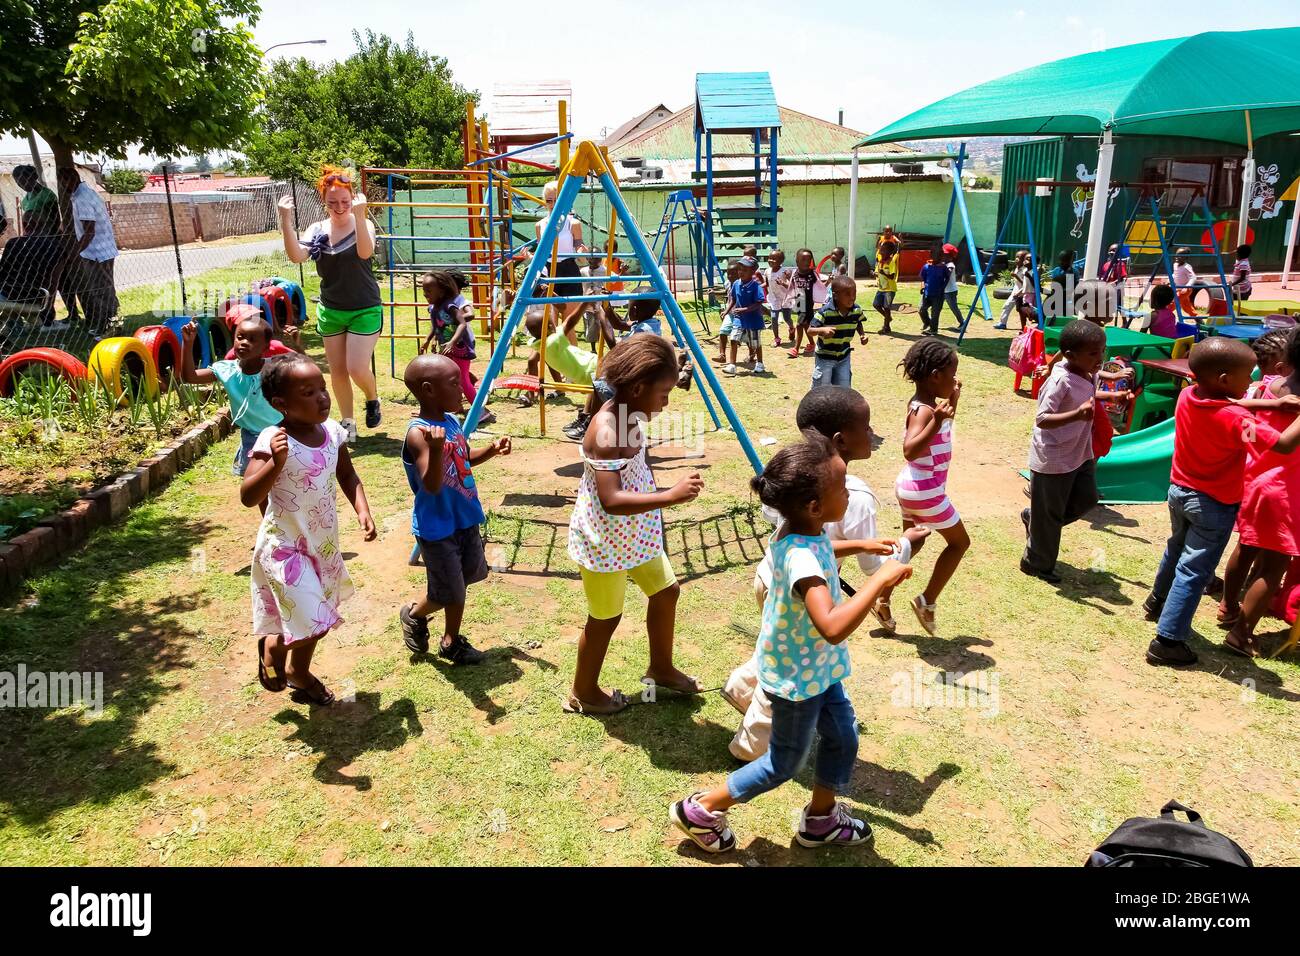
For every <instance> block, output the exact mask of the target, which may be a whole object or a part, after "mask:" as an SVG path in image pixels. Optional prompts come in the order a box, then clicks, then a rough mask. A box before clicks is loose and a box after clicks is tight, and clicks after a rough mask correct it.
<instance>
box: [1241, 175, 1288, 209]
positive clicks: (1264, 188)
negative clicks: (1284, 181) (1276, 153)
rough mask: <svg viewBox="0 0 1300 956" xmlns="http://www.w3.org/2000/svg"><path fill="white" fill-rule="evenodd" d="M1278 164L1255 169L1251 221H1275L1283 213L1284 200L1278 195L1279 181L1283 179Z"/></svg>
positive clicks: (1251, 198) (1251, 196)
mask: <svg viewBox="0 0 1300 956" xmlns="http://www.w3.org/2000/svg"><path fill="white" fill-rule="evenodd" d="M1281 175H1282V173H1281V171H1280V170H1279V169H1278V165H1277V163H1273V164H1272V165H1269V166H1265V165H1264V164H1263V163H1261V164H1260V165H1258V166H1256V167H1255V189H1254V192H1252V193H1251V195H1250V207H1249V212H1248V213H1247V218H1249V219H1273V218H1276V216H1277V215H1278V213H1280V212H1281V211H1282V200H1281V199H1280V198H1279V197H1278V195H1277V181H1278V179H1279V178H1281Z"/></svg>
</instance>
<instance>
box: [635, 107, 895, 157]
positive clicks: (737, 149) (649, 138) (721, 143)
mask: <svg viewBox="0 0 1300 956" xmlns="http://www.w3.org/2000/svg"><path fill="white" fill-rule="evenodd" d="M777 110H778V113H779V115H780V120H781V133H780V136H779V137H778V140H777V152H778V153H780V154H781V155H782V156H815V155H825V154H828V153H833V154H844V155H847V154H848V153H850V152H852V151H853V146H854V144H855V143H857V142H858V140H860V139H862V135H863V134H862V133H861V132H860V131H858V130H855V129H849V128H848V127H847V126H840V125H838V124H836V123H832V122H830V121H828V120H823V119H818V118H817V117H815V116H809V115H808V114H807V113H800V112H799V111H798V110H792V109H788V108H786V107H784V106H778V107H777ZM752 148H753V144H752V141H751V139H750V137H749V136H746V135H736V134H726V133H724V134H717V133H714V134H713V153H714V155H715V156H717V155H718V154H720V153H722V154H725V153H750V152H752ZM894 150H896V151H897V152H900V153H907V152H909V150H907V149H904V148H903V147H901V146H894V145H893V144H889V145H887V146H882V147H881V148H880V150H879V152H882V153H887V152H891V151H894ZM874 151H875V150H873V152H874ZM610 156H611V157H612V158H613V159H621V158H627V157H631V156H642V157H644V158H645V159H647V160H652V161H654V162H655V164H656V165H661V164H660V162H659V161H660V160H664V161H671V160H680V159H687V160H690V162H691V166H692V168H694V164H695V107H694V106H688V107H686V108H685V109H681V110H678V111H677V112H676V113H674V114H673V115H672V116H670V117H668V118H667V119H666V120H664V121H663V122H662V123H659V124H658V125H656V126H652V127H650V128H649V129H647V130H645V131H644V132H641V133H638V134H637V135H635V136H633V137H631V138H629V139H627V140H625V141H624V142H622V143H619V144H617V145H616V146H613V147H611V148H610ZM727 162H728V161H727V160H719V159H715V160H714V163H715V164H717V165H719V166H722V165H723V164H726V163H727ZM750 162H751V165H752V160H751V161H750Z"/></svg>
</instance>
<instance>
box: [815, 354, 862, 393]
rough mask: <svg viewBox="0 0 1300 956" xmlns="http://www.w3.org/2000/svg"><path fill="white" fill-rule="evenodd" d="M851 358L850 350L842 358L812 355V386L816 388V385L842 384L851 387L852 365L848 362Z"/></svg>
mask: <svg viewBox="0 0 1300 956" xmlns="http://www.w3.org/2000/svg"><path fill="white" fill-rule="evenodd" d="M852 358H853V353H852V352H850V353H849V354H848V355H846V356H844V358H842V359H830V358H822V357H821V356H820V355H814V356H813V379H812V387H813V388H816V387H817V386H818V385H842V386H844V387H845V388H852V387H853V366H852V365H851V364H850V359H852Z"/></svg>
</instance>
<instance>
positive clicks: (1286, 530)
mask: <svg viewBox="0 0 1300 956" xmlns="http://www.w3.org/2000/svg"><path fill="white" fill-rule="evenodd" d="M1274 334H1276V333H1272V332H1270V333H1268V334H1267V335H1263V336H1260V338H1259V339H1256V342H1257V343H1258V342H1260V341H1261V340H1263V339H1266V338H1268V336H1269V335H1274ZM1287 346H1288V349H1287V355H1286V357H1285V358H1284V359H1283V360H1282V362H1277V361H1276V360H1275V361H1272V362H1269V360H1268V356H1267V353H1265V356H1264V357H1261V358H1260V359H1259V368H1260V371H1261V373H1264V377H1263V378H1262V379H1261V380H1260V383H1259V384H1260V389H1259V391H1258V392H1257V397H1256V399H1255V400H1254V401H1246V402H1243V403H1242V404H1246V405H1247V406H1248V407H1250V409H1251V411H1253V412H1254V413H1255V415H1256V416H1257V417H1258V418H1259V420H1260V421H1262V422H1267V423H1268V424H1269V425H1270V426H1271V427H1272V428H1274V429H1275V430H1277V431H1279V432H1283V431H1285V430H1286V428H1287V426H1289V425H1290V424H1291V423H1292V421H1294V420H1295V414H1296V411H1297V410H1298V409H1300V398H1297V396H1300V373H1298V372H1297V371H1296V367H1297V365H1298V364H1300V336H1297V335H1296V334H1295V333H1294V332H1292V333H1290V335H1289V337H1288V340H1287ZM1256 355H1257V356H1258V355H1260V350H1259V349H1258V348H1257V349H1256ZM1266 364H1267V365H1268V366H1269V367H1268V368H1267V369H1266ZM1279 365H1284V366H1285V368H1284V369H1279ZM1297 502H1300V468H1297V467H1296V463H1295V462H1294V461H1293V460H1292V458H1291V457H1290V456H1289V455H1287V454H1285V453H1283V452H1280V451H1279V450H1278V448H1277V446H1276V445H1275V446H1274V447H1273V450H1271V451H1258V450H1256V449H1253V448H1252V449H1251V450H1250V452H1249V458H1248V459H1247V461H1246V474H1245V486H1244V489H1243V492H1242V498H1241V510H1240V511H1239V512H1238V514H1237V547H1236V550H1234V551H1233V553H1232V557H1230V558H1229V559H1228V566H1227V569H1226V570H1225V572H1224V575H1223V580H1224V585H1223V603H1221V604H1220V605H1219V624H1220V626H1221V627H1225V628H1227V629H1228V634H1227V636H1226V637H1225V638H1224V641H1223V643H1224V644H1226V645H1227V646H1228V648H1229V649H1231V650H1233V651H1236V652H1237V653H1239V654H1246V655H1248V656H1250V657H1255V656H1257V655H1258V654H1259V646H1258V644H1257V643H1256V641H1255V627H1256V625H1258V623H1259V619H1260V618H1261V617H1262V616H1263V614H1264V611H1265V610H1267V608H1268V605H1269V603H1270V602H1271V601H1272V600H1273V597H1274V596H1275V595H1276V594H1277V592H1278V591H1279V590H1280V589H1281V587H1282V579H1283V578H1284V577H1285V576H1286V572H1287V568H1288V567H1289V566H1290V564H1291V560H1292V559H1293V558H1295V557H1297V556H1300V510H1297V507H1296V503H1297ZM1247 581H1249V583H1247ZM1243 587H1244V588H1245V591H1246V594H1245V598H1244V600H1243V598H1242V589H1243Z"/></svg>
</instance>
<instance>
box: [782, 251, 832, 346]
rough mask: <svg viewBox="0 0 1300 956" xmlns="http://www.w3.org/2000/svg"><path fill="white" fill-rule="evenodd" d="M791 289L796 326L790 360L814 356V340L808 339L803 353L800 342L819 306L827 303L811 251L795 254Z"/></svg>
mask: <svg viewBox="0 0 1300 956" xmlns="http://www.w3.org/2000/svg"><path fill="white" fill-rule="evenodd" d="M790 288H791V289H792V290H793V299H787V300H786V301H787V302H789V304H790V306H791V307H792V309H793V310H794V319H795V326H794V342H793V343H792V344H793V346H794V347H793V348H792V349H790V351H789V353H787V354H788V355H789V356H790V358H798V357H799V356H800V355H811V354H812V351H813V343H812V339H808V342H807V345H805V346H804V349H803V351H802V352H800V351H799V342H800V341H801V340H802V339H803V337H804V334H805V333H806V332H807V331H808V326H810V325H811V324H812V318H813V313H814V312H816V308H817V306H819V305H821V304H822V303H823V302H825V301H826V286H825V284H824V283H823V282H822V277H821V276H819V275H818V274H817V269H816V267H815V265H814V263H813V254H812V250H811V249H799V250H798V251H796V252H795V254H794V275H793V276H792V277H791V278H790Z"/></svg>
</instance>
